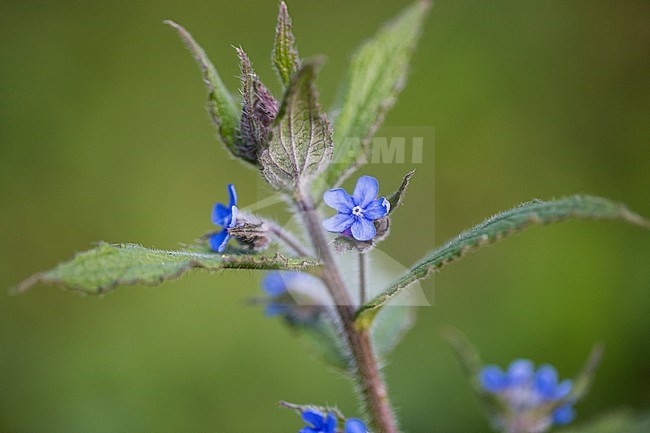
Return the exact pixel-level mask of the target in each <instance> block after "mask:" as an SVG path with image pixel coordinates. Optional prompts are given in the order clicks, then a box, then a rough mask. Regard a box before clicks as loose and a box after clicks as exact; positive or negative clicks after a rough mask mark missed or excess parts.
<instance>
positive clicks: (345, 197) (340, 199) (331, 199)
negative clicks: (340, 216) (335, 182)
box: [323, 188, 354, 214]
mask: <svg viewBox="0 0 650 433" xmlns="http://www.w3.org/2000/svg"><path fill="white" fill-rule="evenodd" d="M323 201H324V202H325V203H327V205H328V206H329V207H331V208H334V209H336V210H337V211H338V212H340V213H347V214H349V213H350V212H352V208H353V207H354V202H353V201H352V197H350V194H348V193H347V191H346V190H344V189H343V188H334V189H329V190H327V191H325V193H324V194H323Z"/></svg>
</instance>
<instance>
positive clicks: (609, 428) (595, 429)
mask: <svg viewBox="0 0 650 433" xmlns="http://www.w3.org/2000/svg"><path fill="white" fill-rule="evenodd" d="M649 431H650V413H645V414H640V415H638V414H634V413H632V412H631V411H629V410H619V411H616V412H612V413H609V414H607V415H604V416H601V417H599V418H598V419H597V420H596V421H591V422H588V423H582V424H578V425H576V426H575V427H568V428H563V429H561V430H558V432H559V433H647V432H649Z"/></svg>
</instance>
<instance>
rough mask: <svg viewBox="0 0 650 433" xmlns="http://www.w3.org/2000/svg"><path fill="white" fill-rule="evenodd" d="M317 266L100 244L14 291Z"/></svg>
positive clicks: (103, 288)
mask: <svg viewBox="0 0 650 433" xmlns="http://www.w3.org/2000/svg"><path fill="white" fill-rule="evenodd" d="M315 266H318V262H316V261H314V260H310V259H304V260H303V259H286V258H284V257H282V256H280V255H279V254H278V255H276V256H274V257H268V256H256V255H231V256H227V255H223V254H215V253H203V252H194V251H163V250H154V249H149V248H145V247H142V246H140V245H134V244H117V245H112V244H108V243H101V244H99V246H97V247H96V248H94V249H92V250H89V251H85V252H82V253H79V254H77V255H76V256H74V257H73V258H72V259H71V260H69V261H67V262H64V263H61V264H59V265H58V266H57V267H55V268H54V269H51V270H49V271H46V272H43V273H39V274H36V275H33V276H31V277H30V278H28V279H27V280H25V281H23V282H22V283H21V284H19V285H18V287H17V288H16V292H23V291H25V290H27V289H29V288H30V287H32V286H34V285H35V284H37V283H39V282H40V283H48V284H58V285H62V286H64V287H66V288H69V289H72V290H77V291H80V292H83V293H86V294H93V295H97V294H101V293H105V292H107V291H109V290H111V289H113V288H115V287H117V286H121V285H133V284H145V285H150V286H155V285H158V284H161V283H162V282H164V281H166V280H170V279H174V278H178V277H180V276H181V275H183V274H184V273H186V272H187V271H189V270H190V269H193V268H200V269H205V270H208V271H216V270H221V269H259V270H268V269H286V270H306V269H309V268H312V267H315Z"/></svg>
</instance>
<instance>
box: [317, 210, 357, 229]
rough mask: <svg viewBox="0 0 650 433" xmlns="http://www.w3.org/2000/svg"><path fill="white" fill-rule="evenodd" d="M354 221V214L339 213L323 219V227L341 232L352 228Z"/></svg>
mask: <svg viewBox="0 0 650 433" xmlns="http://www.w3.org/2000/svg"><path fill="white" fill-rule="evenodd" d="M353 222H354V217H353V216H352V215H346V214H342V213H339V214H336V215H334V216H333V217H329V218H325V219H324V220H323V228H324V229H325V230H327V231H328V232H332V233H341V232H343V231H344V230H346V229H348V228H350V226H351V225H352V223H353Z"/></svg>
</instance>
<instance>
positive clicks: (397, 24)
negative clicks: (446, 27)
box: [317, 1, 430, 196]
mask: <svg viewBox="0 0 650 433" xmlns="http://www.w3.org/2000/svg"><path fill="white" fill-rule="evenodd" d="M429 9H430V2H428V1H418V2H417V3H415V4H413V5H412V6H410V7H408V8H407V9H405V10H404V11H403V12H402V13H401V14H400V15H398V16H397V17H396V18H395V19H393V20H392V21H390V22H388V23H387V24H385V25H384V26H383V27H382V28H381V29H380V30H379V32H378V33H377V34H376V35H375V36H374V38H372V39H371V40H369V41H367V42H366V43H365V44H364V45H363V46H361V48H360V49H359V50H358V51H357V52H356V53H355V54H354V55H353V57H352V60H351V62H350V67H349V70H348V72H347V75H346V77H345V79H344V81H343V85H342V88H341V90H340V92H339V98H338V99H339V100H338V103H337V104H336V106H335V110H334V111H335V112H337V113H338V115H337V116H336V118H335V120H334V142H335V143H336V148H335V150H334V157H333V161H332V162H333V163H332V164H331V165H330V167H329V169H328V171H327V172H326V174H325V180H326V183H327V185H328V187H334V186H337V185H339V184H340V183H342V182H343V180H345V178H346V177H347V176H348V175H350V174H351V173H352V171H353V169H354V168H355V166H356V165H358V164H361V163H362V162H363V161H364V159H365V158H366V157H367V156H368V155H367V147H368V144H369V141H370V139H371V138H372V136H373V135H374V134H375V132H376V131H377V129H378V128H379V125H380V124H381V122H382V121H383V119H384V116H385V114H386V112H387V111H388V110H389V109H390V108H391V107H392V106H393V104H394V103H395V100H396V98H397V95H398V94H399V92H400V91H401V90H402V88H403V87H404V84H405V82H406V75H407V72H408V66H409V62H410V60H411V56H412V54H413V51H414V49H415V45H416V43H417V40H418V39H419V36H420V32H421V30H422V25H423V23H424V20H425V18H426V17H427V15H428V11H429ZM317 195H318V196H319V195H320V194H317Z"/></svg>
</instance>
